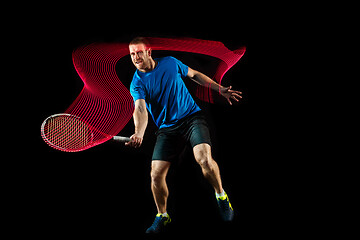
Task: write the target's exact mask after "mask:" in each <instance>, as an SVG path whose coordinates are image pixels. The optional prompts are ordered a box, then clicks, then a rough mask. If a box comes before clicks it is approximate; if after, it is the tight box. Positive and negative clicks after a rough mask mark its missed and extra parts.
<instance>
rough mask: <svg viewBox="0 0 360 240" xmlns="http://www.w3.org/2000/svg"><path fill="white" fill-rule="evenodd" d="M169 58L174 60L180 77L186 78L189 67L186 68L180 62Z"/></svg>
mask: <svg viewBox="0 0 360 240" xmlns="http://www.w3.org/2000/svg"><path fill="white" fill-rule="evenodd" d="M171 58H172V59H174V60H175V62H176V65H177V67H178V72H179V73H180V74H181V77H186V76H187V74H188V71H189V67H188V66H186V65H185V64H183V63H182V62H181V61H180V60H178V59H176V58H174V57H171Z"/></svg>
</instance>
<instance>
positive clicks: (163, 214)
mask: <svg viewBox="0 0 360 240" xmlns="http://www.w3.org/2000/svg"><path fill="white" fill-rule="evenodd" d="M161 216H163V217H168V216H169V214H168V213H167V212H164V213H162V214H161Z"/></svg>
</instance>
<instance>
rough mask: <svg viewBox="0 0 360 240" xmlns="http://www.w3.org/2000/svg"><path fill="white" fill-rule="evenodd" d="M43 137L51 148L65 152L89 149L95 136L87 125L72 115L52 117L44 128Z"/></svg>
mask: <svg viewBox="0 0 360 240" xmlns="http://www.w3.org/2000/svg"><path fill="white" fill-rule="evenodd" d="M43 135H44V137H45V140H46V142H48V143H49V144H50V145H51V146H53V147H55V148H57V149H59V150H65V151H77V150H79V149H82V148H84V147H89V144H91V142H92V136H93V134H92V133H91V131H90V130H89V127H88V126H87V124H85V123H84V122H83V121H81V120H80V119H79V118H77V117H75V116H71V115H65V116H63V115H59V116H55V117H50V118H49V119H48V120H47V121H46V124H45V125H44V127H43Z"/></svg>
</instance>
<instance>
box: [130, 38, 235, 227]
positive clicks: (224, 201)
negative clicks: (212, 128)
mask: <svg viewBox="0 0 360 240" xmlns="http://www.w3.org/2000/svg"><path fill="white" fill-rule="evenodd" d="M129 50H130V56H131V60H132V62H133V64H134V65H135V67H136V68H137V70H136V71H135V73H134V76H133V80H132V82H131V85H130V93H131V95H132V96H133V98H134V102H135V110H134V114H133V118H134V125H135V133H134V134H133V135H132V136H131V137H130V138H131V141H130V142H128V143H127V144H126V145H128V146H132V147H135V148H137V147H140V146H141V144H142V141H143V137H144V133H145V129H146V127H147V123H148V112H147V110H148V111H149V112H150V114H151V116H152V118H153V120H154V122H155V124H156V125H157V126H158V128H159V130H158V131H157V133H156V135H157V139H156V144H155V147H154V152H153V155H152V162H151V190H152V193H153V197H154V201H155V204H156V207H157V211H158V214H157V215H156V217H155V220H154V222H153V224H152V226H151V227H149V228H148V229H147V230H146V233H159V232H161V231H163V230H164V229H165V227H166V226H167V224H168V223H170V222H171V219H170V216H169V214H168V213H167V209H166V207H167V199H168V195H169V191H168V188H167V184H166V180H165V179H166V175H167V173H168V170H169V168H170V165H171V159H172V157H174V155H175V154H176V147H177V146H176V140H177V139H178V138H179V137H182V138H184V139H185V140H186V141H188V142H190V144H191V146H192V148H193V153H194V156H195V159H196V161H197V163H198V164H199V165H200V167H201V169H202V173H203V175H204V177H205V178H206V179H207V180H208V181H209V183H210V184H211V185H212V186H213V187H214V190H215V194H216V199H217V202H218V206H219V210H220V214H221V216H222V219H223V220H224V221H231V220H232V219H233V216H234V212H233V208H232V206H231V204H230V201H229V197H228V196H227V194H226V193H225V191H224V189H223V187H222V183H221V178H220V171H219V167H218V165H217V163H216V162H215V161H214V160H213V158H212V155H211V141H210V134H209V129H208V125H207V123H206V121H205V119H204V117H203V115H202V113H201V109H200V108H199V106H198V105H197V104H196V103H195V101H194V99H193V98H192V97H191V95H190V93H189V91H188V89H187V88H186V86H185V84H184V82H183V79H182V78H184V77H189V78H190V79H192V80H193V81H195V82H196V83H198V84H200V85H203V86H210V87H211V89H213V90H216V91H219V93H220V94H221V95H222V96H223V97H224V98H226V99H227V101H228V102H229V104H232V102H231V101H232V100H234V101H239V99H240V98H241V94H242V93H241V92H239V91H234V90H231V86H230V87H223V86H221V85H219V84H217V83H216V82H215V81H213V80H212V79H210V78H209V77H207V76H206V75H204V74H202V73H200V72H198V71H196V70H193V69H191V68H190V67H188V66H186V65H185V64H183V63H182V62H180V61H179V60H177V59H176V58H173V57H164V58H157V59H153V58H152V56H151V53H152V50H151V46H150V45H149V42H148V41H147V40H146V39H145V38H140V37H138V38H135V39H133V40H132V41H131V42H130V44H129ZM146 108H147V110H146Z"/></svg>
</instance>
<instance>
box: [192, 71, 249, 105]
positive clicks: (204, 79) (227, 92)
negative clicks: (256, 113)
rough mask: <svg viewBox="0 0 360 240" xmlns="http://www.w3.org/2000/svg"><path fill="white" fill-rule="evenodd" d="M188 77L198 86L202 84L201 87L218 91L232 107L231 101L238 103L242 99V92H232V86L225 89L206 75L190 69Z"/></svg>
mask: <svg viewBox="0 0 360 240" xmlns="http://www.w3.org/2000/svg"><path fill="white" fill-rule="evenodd" d="M187 76H188V77H189V78H190V79H191V80H193V81H194V82H196V83H197V84H200V85H201V86H204V87H208V88H210V89H212V90H214V91H218V92H219V93H220V94H221V95H222V96H223V97H224V98H226V100H227V101H228V103H229V104H230V105H232V102H231V100H235V101H237V102H238V101H239V100H240V98H242V96H241V94H242V92H240V91H235V90H231V88H232V87H231V86H230V87H223V86H221V85H220V84H218V83H217V82H215V81H214V80H212V79H211V78H209V77H208V76H206V75H205V74H203V73H201V72H199V71H196V70H194V69H192V68H190V67H189V70H188V74H187Z"/></svg>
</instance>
